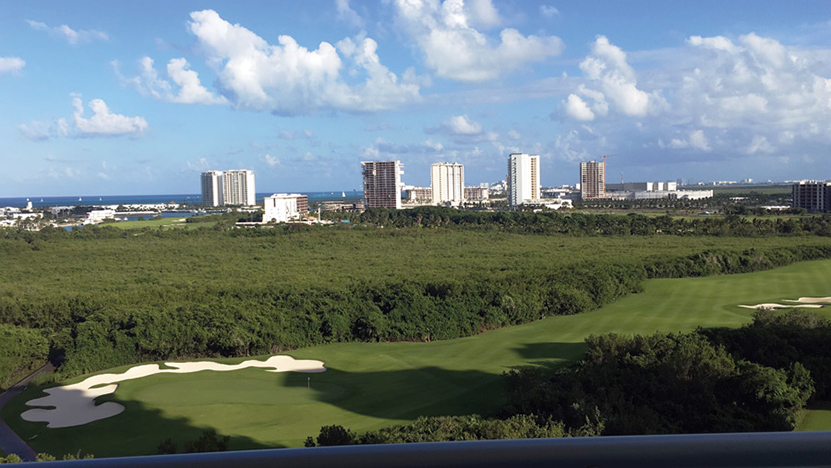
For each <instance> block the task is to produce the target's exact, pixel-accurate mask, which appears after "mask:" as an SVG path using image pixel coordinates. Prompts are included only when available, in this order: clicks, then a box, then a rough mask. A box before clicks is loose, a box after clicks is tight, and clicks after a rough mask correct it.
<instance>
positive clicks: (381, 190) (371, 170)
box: [361, 161, 404, 209]
mask: <svg viewBox="0 0 831 468" xmlns="http://www.w3.org/2000/svg"><path fill="white" fill-rule="evenodd" d="M403 173H404V171H402V170H401V161H362V162H361V174H362V175H363V176H364V206H365V207H366V208H398V209H400V208H401V174H403Z"/></svg>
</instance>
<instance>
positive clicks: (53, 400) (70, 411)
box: [20, 356, 326, 428]
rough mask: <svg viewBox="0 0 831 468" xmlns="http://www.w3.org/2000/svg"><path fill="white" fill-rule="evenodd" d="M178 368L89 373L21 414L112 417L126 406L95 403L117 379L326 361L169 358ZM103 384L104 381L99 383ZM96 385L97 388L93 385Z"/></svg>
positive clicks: (318, 365)
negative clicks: (232, 362)
mask: <svg viewBox="0 0 831 468" xmlns="http://www.w3.org/2000/svg"><path fill="white" fill-rule="evenodd" d="M165 365H166V366H168V367H173V368H174V369H160V368H159V365H158V364H145V365H141V366H135V367H131V368H130V369H127V371H126V372H124V373H123V374H101V375H94V376H92V377H87V378H86V379H84V380H83V381H82V382H80V383H76V384H72V385H64V386H63V387H54V388H49V389H46V390H44V392H45V393H47V394H48V396H45V397H42V398H36V399H34V400H29V401H28V402H26V405H27V406H48V407H53V408H51V409H45V408H38V409H31V410H28V411H25V412H24V413H23V414H21V415H20V417H22V418H23V419H25V420H26V421H32V422H46V423H48V424H47V426H46V427H51V428H55V427H72V426H81V425H83V424H87V423H91V422H93V421H98V420H99V419H105V418H109V417H111V416H115V415H117V414H119V413H121V412H122V411H124V406H122V405H120V404H118V403H115V402H112V401H108V402H104V403H101V404H100V405H96V404H95V399H96V398H98V397H100V396H101V395H109V394H111V393H114V392H115V390H116V388H118V385H115V384H116V383H117V382H123V381H125V380H132V379H140V378H142V377H146V376H148V375H153V374H189V373H192V372H201V371H206V370H210V371H218V372H225V371H234V370H239V369H246V368H249V367H260V368H266V369H267V370H266V371H267V372H288V371H292V372H323V371H325V370H326V367H324V366H323V362H322V361H315V360H310V359H301V360H296V359H294V358H293V357H291V356H271V357H270V358H268V359H266V360H265V361H256V360H250V361H245V362H242V363H240V364H236V365H229V364H220V363H218V362H210V361H203V362H166V363H165ZM99 385H101V386H100V387H99ZM93 387H95V388H93Z"/></svg>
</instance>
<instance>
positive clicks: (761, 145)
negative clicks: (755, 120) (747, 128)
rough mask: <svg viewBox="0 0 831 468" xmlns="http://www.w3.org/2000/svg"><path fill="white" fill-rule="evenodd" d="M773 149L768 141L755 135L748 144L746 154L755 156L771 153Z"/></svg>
mask: <svg viewBox="0 0 831 468" xmlns="http://www.w3.org/2000/svg"><path fill="white" fill-rule="evenodd" d="M774 151H775V148H774V147H773V145H771V144H770V142H768V139H767V138H766V137H764V136H761V135H756V136H754V137H753V141H751V142H750V145H749V146H748V147H747V154H756V153H773V152H774Z"/></svg>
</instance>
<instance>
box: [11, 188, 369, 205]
mask: <svg viewBox="0 0 831 468" xmlns="http://www.w3.org/2000/svg"><path fill="white" fill-rule="evenodd" d="M272 193H273V192H264V193H258V194H256V199H257V204H258V205H259V204H262V202H263V198H265V197H268V196H271V195H272ZM300 193H301V194H303V195H306V196H308V197H309V202H310V203H315V202H324V201H338V200H342V201H350V202H351V201H356V200H360V199H361V198H362V197H363V192H358V191H354V190H352V191H348V192H344V191H340V192H300ZM27 200H29V201H31V202H32V206H33V207H36V208H37V207H40V206H73V205H75V206H78V205H83V206H101V205H139V204H158V203H178V204H180V205H191V206H193V205H199V204H201V203H202V196H201V195H200V194H198V193H190V194H187V193H186V194H172V195H100V196H99V195H89V196H80V197H75V196H72V197H28V198H27V197H12V198H0V207H4V206H13V207H16V208H25V207H26V201H27Z"/></svg>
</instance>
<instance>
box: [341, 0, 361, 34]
mask: <svg viewBox="0 0 831 468" xmlns="http://www.w3.org/2000/svg"><path fill="white" fill-rule="evenodd" d="M335 8H337V11H338V19H339V20H340V21H343V22H344V23H347V24H349V25H350V26H352V27H354V28H362V27H364V19H363V18H361V15H359V14H358V12H356V11H355V10H353V9H352V8H351V7H350V6H349V0H335Z"/></svg>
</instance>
